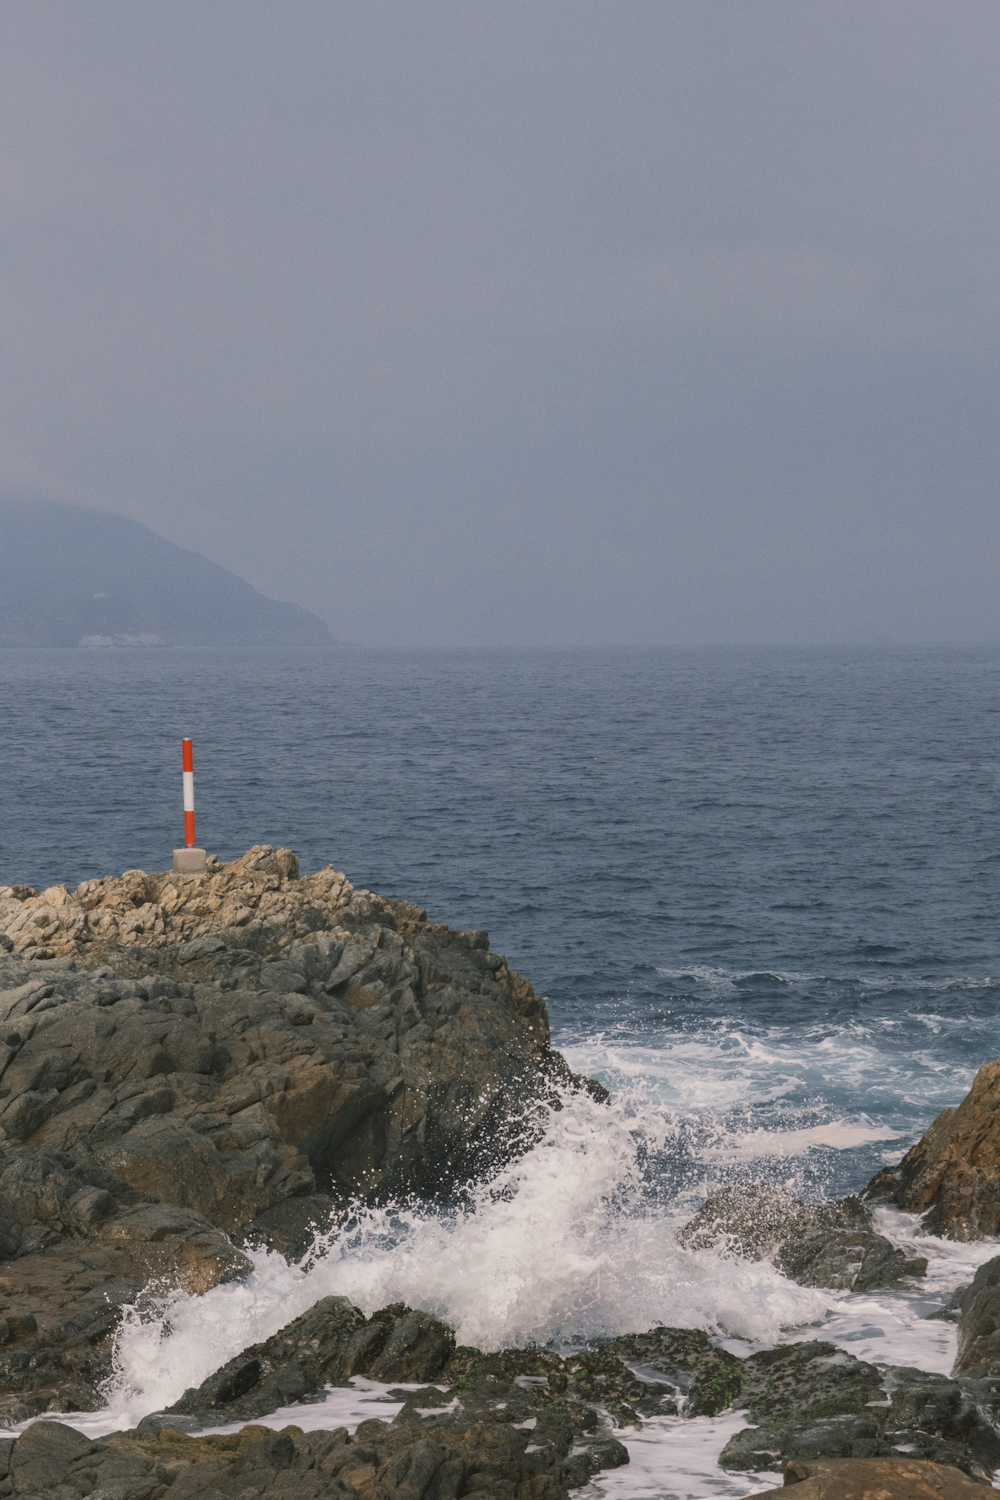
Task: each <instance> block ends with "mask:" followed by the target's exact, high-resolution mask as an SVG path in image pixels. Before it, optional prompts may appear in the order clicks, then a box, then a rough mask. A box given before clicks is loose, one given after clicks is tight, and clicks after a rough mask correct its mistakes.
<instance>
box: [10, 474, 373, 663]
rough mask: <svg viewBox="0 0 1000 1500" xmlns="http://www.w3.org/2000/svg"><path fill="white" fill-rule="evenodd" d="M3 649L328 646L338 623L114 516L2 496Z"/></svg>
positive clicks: (332, 644) (57, 503)
mask: <svg viewBox="0 0 1000 1500" xmlns="http://www.w3.org/2000/svg"><path fill="white" fill-rule="evenodd" d="M0 535H2V537H3V546H4V559H5V563H6V567H5V570H4V580H3V585H2V589H0V647H12V646H13V647H42V646H50V647H51V646H55V647H63V648H65V647H80V648H82V649H84V650H103V649H108V648H113V647H120V648H125V649H131V650H135V649H140V650H142V649H149V648H152V647H158V646H243V647H260V646H318V647H328V648H336V647H338V646H341V645H343V644H346V643H344V642H340V641H337V640H336V639H335V638H334V637H333V635H331V633H330V629H329V626H328V625H327V624H326V622H325V621H323V620H321V619H320V618H319V616H318V615H314V614H312V613H311V612H310V611H309V610H307V609H302V608H301V607H300V606H299V605H297V604H289V603H284V602H282V601H279V600H275V599H268V598H267V597H266V596H265V595H264V594H262V593H261V592H260V591H259V590H258V589H255V588H254V587H253V585H252V584H250V583H247V582H246V580H245V579H243V578H240V577H238V576H237V575H236V574H235V573H231V572H229V570H228V569H226V568H223V567H220V566H219V564H218V563H213V562H211V561H210V560H209V559H208V558H207V557H203V556H202V555H201V554H200V553H197V552H191V551H188V550H187V549H186V548H184V547H178V546H176V545H175V544H174V543H173V542H168V541H166V540H165V538H163V537H161V536H157V535H156V533H155V532H153V531H150V530H149V528H148V527H146V526H143V525H141V524H140V523H139V522H138V521H133V520H130V519H128V518H127V517H125V516H119V515H114V514H113V513H112V512H110V511H103V510H92V509H88V508H86V507H84V506H81V505H68V504H65V503H63V502H61V501H52V500H39V499H32V498H30V497H29V498H24V497H21V496H8V497H6V498H0Z"/></svg>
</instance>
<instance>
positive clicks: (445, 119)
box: [0, 0, 1000, 645]
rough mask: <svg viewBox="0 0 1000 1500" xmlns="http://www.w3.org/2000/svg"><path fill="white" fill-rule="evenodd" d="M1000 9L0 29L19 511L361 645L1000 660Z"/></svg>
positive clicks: (349, 18) (11, 418) (974, 2)
mask: <svg viewBox="0 0 1000 1500" xmlns="http://www.w3.org/2000/svg"><path fill="white" fill-rule="evenodd" d="M998 79H1000V5H998V4H997V0H936V3H927V0H879V3H877V4H872V0H652V3H645V0H607V3H603V4H593V3H589V0H568V3H566V0H526V3H521V0H456V3H438V0H399V3H395V4H382V3H377V0H364V3H354V0H316V3H313V0H271V3H267V4H262V3H258V0H212V3H211V4H206V3H205V0H192V3H188V0H161V3H158V4H155V5H154V4H140V3H138V0H127V3H119V0H87V3H86V4H84V5H82V4H80V3H79V0H62V3H58V0H4V3H3V5H2V6H0V193H2V206H3V214H2V244H0V299H2V300H0V317H2V324H0V329H2V348H3V358H2V361H0V481H2V483H3V485H4V486H5V487H7V488H10V487H17V488H20V489H24V488H26V487H27V488H32V489H34V490H37V491H39V492H41V493H45V494H47V495H54V496H59V497H63V498H66V499H73V500H78V501H81V502H83V503H85V504H93V505H100V506H104V507H107V508H109V509H113V510H117V511H120V512H122V513H124V514H127V515H130V516H134V517H136V518H137V519H139V520H141V521H144V522H145V523H146V524H147V525H149V526H151V527H153V528H154V529H155V530H156V531H159V532H160V533H161V534H162V535H164V536H166V537H169V538H170V539H171V540H172V541H175V542H179V543H181V544H182V545H184V546H188V547H193V548H195V549H196V550H198V551H201V552H204V553H206V554H207V555H208V556H209V557H211V558H213V559H214V560H215V561H217V562H220V563H223V564H224V565H225V566H227V567H229V568H232V569H234V570H235V571H237V572H239V573H241V574H242V575H243V576H244V577H246V578H248V579H249V580H250V581H251V582H253V583H254V584H256V585H257V586H258V587H259V588H261V589H263V590H264V591H265V592H266V593H268V594H270V595H272V596H274V597H278V598H286V599H291V600H294V601H295V602H297V603H299V604H303V605H305V606H306V607H308V608H310V609H313V610H315V611H316V612H317V613H318V614H319V615H321V616H322V617H323V618H324V619H326V620H327V621H328V622H329V624H330V626H331V628H332V629H333V631H334V634H335V635H338V636H341V637H344V638H348V639H354V640H358V641H363V642H368V643H372V644H413V645H488V644H525V645H571V644H603V643H631V642H635V643H660V642H663V643H670V642H698V641H703V642H730V641H734V642H744V641H745V642H757V641H766V642H787V641H794V642H823V641H866V640H886V639H895V640H900V641H911V640H974V639H991V640H998V639H1000V595H998V588H997V579H998V567H1000V503H998V501H1000V494H998V473H1000V466H998V458H1000V453H998V449H1000V441H998V438H1000V409H998V380H997V362H998V339H997V335H998V323H1000V278H998V258H1000V214H998V197H1000V150H998V147H1000V139H998V137H1000V131H998V116H1000V87H998Z"/></svg>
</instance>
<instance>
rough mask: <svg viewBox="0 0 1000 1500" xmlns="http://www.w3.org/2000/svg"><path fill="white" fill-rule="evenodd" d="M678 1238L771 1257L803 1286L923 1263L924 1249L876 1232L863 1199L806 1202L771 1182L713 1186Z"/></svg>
mask: <svg viewBox="0 0 1000 1500" xmlns="http://www.w3.org/2000/svg"><path fill="white" fill-rule="evenodd" d="M677 1238H678V1240H679V1241H680V1242H681V1244H683V1245H686V1246H687V1247H688V1248H689V1249H692V1250H710V1249H725V1250H728V1251H730V1252H731V1253H735V1254H737V1255H741V1256H744V1257H745V1258H746V1259H747V1260H764V1259H768V1258H769V1259H773V1261H774V1264H775V1265H776V1266H777V1268H778V1270H779V1271H781V1273H782V1275H784V1276H787V1277H789V1278H790V1279H791V1280H792V1281H797V1282H798V1283H799V1285H800V1286H823V1287H831V1288H843V1289H845V1290H848V1291H854V1292H868V1291H872V1290H874V1289H875V1288H876V1287H883V1286H891V1285H892V1284H893V1283H894V1282H898V1281H899V1280H901V1279H902V1278H903V1277H904V1276H923V1275H924V1274H925V1273H926V1270H927V1261H926V1260H925V1259H924V1258H923V1257H922V1256H921V1257H911V1256H907V1255H906V1254H904V1252H903V1251H902V1250H900V1249H899V1248H898V1247H897V1246H895V1245H893V1244H891V1242H890V1241H889V1240H887V1239H886V1238H885V1236H884V1235H881V1234H878V1233H877V1232H876V1230H875V1227H874V1223H873V1220H872V1216H871V1212H870V1211H869V1210H868V1209H867V1208H866V1207H865V1206H864V1204H863V1203H862V1202H861V1200H860V1199H858V1198H842V1199H840V1201H839V1202H837V1203H803V1202H802V1200H801V1199H799V1198H793V1197H792V1196H791V1194H790V1193H786V1192H785V1191H784V1189H783V1188H779V1187H775V1186H773V1185H772V1184H770V1183H755V1182H745V1183H737V1184H736V1185H735V1186H734V1187H728V1188H724V1189H723V1190H722V1191H721V1192H719V1193H715V1194H714V1195H713V1196H712V1197H711V1198H709V1199H708V1201H707V1202H706V1203H705V1205H704V1207H703V1208H701V1209H700V1210H699V1212H698V1213H697V1214H696V1215H695V1217H694V1218H693V1219H691V1220H690V1222H689V1223H687V1224H685V1225H684V1227H683V1229H681V1230H680V1231H679V1232H678V1235H677Z"/></svg>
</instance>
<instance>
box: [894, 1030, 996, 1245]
mask: <svg viewBox="0 0 1000 1500" xmlns="http://www.w3.org/2000/svg"><path fill="white" fill-rule="evenodd" d="M998 1109H1000V1060H997V1061H996V1062H991V1063H987V1064H986V1066H985V1067H983V1068H980V1069H979V1072H978V1073H977V1074H976V1077H975V1080H974V1081H973V1085H972V1088H971V1089H970V1090H969V1092H968V1094H966V1096H965V1098H964V1099H963V1100H962V1102H961V1104H960V1105H959V1106H958V1108H957V1109H944V1110H942V1111H941V1113H940V1114H939V1115H938V1117H937V1119H936V1120H934V1121H933V1122H932V1124H931V1125H930V1126H929V1127H928V1128H927V1130H926V1131H925V1132H924V1134H923V1135H922V1136H921V1138H920V1140H919V1141H918V1142H917V1144H916V1145H915V1146H913V1147H911V1149H910V1150H909V1151H908V1152H907V1153H906V1155H905V1156H904V1157H903V1159H902V1161H901V1162H900V1163H899V1165H898V1166H895V1167H885V1168H884V1169H883V1170H882V1171H881V1172H878V1173H877V1174H876V1175H875V1176H874V1177H873V1178H872V1180H871V1182H870V1183H869V1184H868V1187H867V1188H866V1189H865V1197H866V1198H871V1199H881V1200H882V1201H883V1202H887V1203H894V1204H895V1205H896V1207H897V1208H901V1209H904V1210H905V1211H906V1212H907V1213H913V1214H923V1216H924V1217H923V1223H924V1228H925V1229H926V1230H927V1231H928V1233H931V1234H940V1235H943V1236H944V1237H945V1238H946V1239H950V1240H982V1239H988V1238H990V1237H991V1236H993V1235H997V1234H1000V1193H998V1192H997V1181H998V1179H1000V1123H998V1121H1000V1115H998Z"/></svg>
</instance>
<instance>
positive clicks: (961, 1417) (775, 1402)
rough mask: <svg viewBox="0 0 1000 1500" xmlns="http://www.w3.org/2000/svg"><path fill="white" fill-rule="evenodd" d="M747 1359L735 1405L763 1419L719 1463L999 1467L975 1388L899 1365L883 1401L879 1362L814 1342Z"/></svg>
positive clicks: (985, 1409)
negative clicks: (908, 1461) (905, 1462)
mask: <svg viewBox="0 0 1000 1500" xmlns="http://www.w3.org/2000/svg"><path fill="white" fill-rule="evenodd" d="M743 1364H744V1388H743V1393H742V1397H741V1398H740V1400H739V1401H738V1402H737V1403H734V1404H741V1403H742V1402H743V1401H745V1402H746V1404H747V1407H748V1415H749V1416H750V1418H751V1420H752V1421H754V1422H756V1423H759V1424H760V1425H759V1426H755V1427H752V1428H745V1429H744V1430H743V1431H741V1432H738V1433H736V1434H735V1435H734V1436H733V1437H732V1438H731V1439H730V1440H729V1442H728V1443H727V1444H726V1447H725V1448H724V1449H723V1452H722V1454H721V1456H720V1458H719V1463H720V1464H721V1466H722V1467H723V1468H727V1469H738V1470H756V1471H760V1470H773V1469H781V1468H783V1467H784V1466H785V1465H786V1464H788V1463H790V1462H791V1461H792V1460H796V1459H812V1458H819V1457H824V1456H826V1457H833V1458H871V1457H879V1456H881V1457H889V1456H892V1455H900V1456H902V1455H907V1454H909V1455H914V1456H916V1457H918V1458H922V1459H928V1460H933V1461H934V1462H936V1463H944V1464H950V1465H952V1466H954V1467H955V1468H958V1469H961V1470H962V1471H964V1472H965V1473H966V1474H969V1475H970V1476H971V1477H972V1478H974V1479H977V1480H985V1479H988V1478H989V1476H990V1475H991V1474H992V1472H993V1469H994V1468H995V1467H997V1466H998V1465H1000V1438H998V1436H997V1433H996V1431H995V1429H994V1426H993V1421H992V1416H991V1407H990V1405H989V1404H988V1403H987V1402H986V1401H984V1400H982V1399H981V1393H977V1391H976V1390H975V1389H974V1387H973V1386H972V1385H969V1384H961V1383H959V1382H957V1381H954V1380H949V1379H948V1377H947V1376H943V1375H934V1374H928V1373H926V1372H925V1371H922V1370H916V1369H911V1368H904V1367H893V1368H890V1369H889V1370H888V1372H887V1374H888V1384H889V1387H890V1389H891V1396H890V1397H889V1398H888V1399H887V1398H886V1397H885V1395H884V1394H883V1391H882V1389H881V1386H882V1376H881V1375H880V1372H879V1371H878V1370H877V1369H876V1368H875V1367H874V1366H873V1365H867V1364H864V1363H863V1362H862V1361H860V1360H856V1359H854V1358H853V1357H852V1356H850V1355H847V1354H845V1353H844V1351H843V1350H838V1349H836V1348H835V1347H834V1346H833V1345H831V1344H822V1343H818V1342H812V1343H808V1344H798V1345H794V1344H793V1345H787V1346H785V1348H783V1349H771V1350H767V1351H765V1352H763V1353H761V1354H755V1355H752V1356H751V1357H750V1358H749V1359H747V1360H746V1361H744V1362H743Z"/></svg>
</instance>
